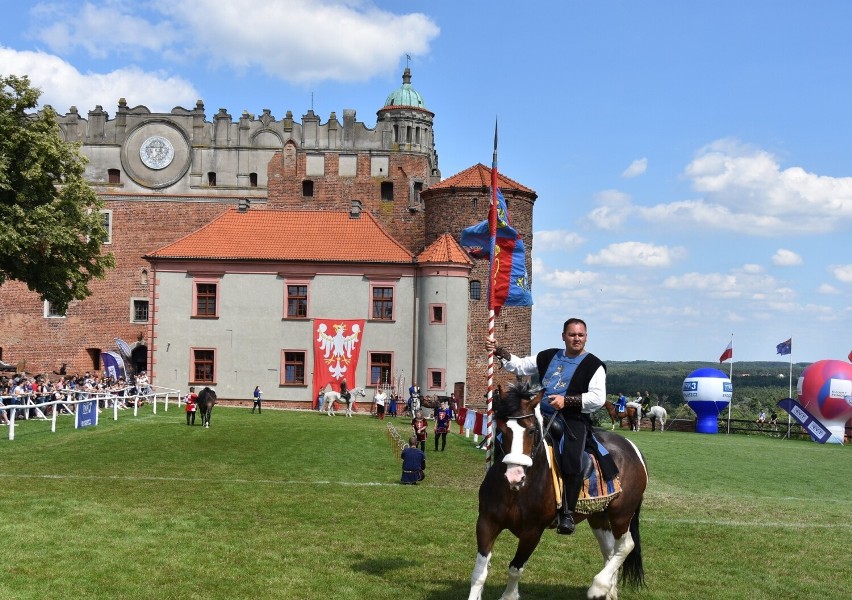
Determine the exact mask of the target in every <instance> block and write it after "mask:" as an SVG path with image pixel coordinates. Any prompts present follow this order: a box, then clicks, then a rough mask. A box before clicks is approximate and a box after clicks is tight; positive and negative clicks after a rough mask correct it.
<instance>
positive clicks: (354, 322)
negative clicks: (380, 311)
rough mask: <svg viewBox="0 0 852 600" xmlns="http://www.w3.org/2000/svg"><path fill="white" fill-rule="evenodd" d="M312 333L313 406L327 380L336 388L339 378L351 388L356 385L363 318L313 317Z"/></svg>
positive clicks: (337, 388)
mask: <svg viewBox="0 0 852 600" xmlns="http://www.w3.org/2000/svg"><path fill="white" fill-rule="evenodd" d="M314 334H315V336H314V399H313V405H314V406H316V402H317V396H319V393H320V390H325V389H326V386H328V385H329V384H331V389H332V390H334V391H337V392H339V391H340V383H341V382H342V381H345V382H346V387H347V388H349V389H350V390H352V389H354V388H355V385H356V384H355V369H356V368H357V367H358V356H359V355H360V354H361V336H362V335H363V334H364V319H351V320H345V319H344V320H341V319H314Z"/></svg>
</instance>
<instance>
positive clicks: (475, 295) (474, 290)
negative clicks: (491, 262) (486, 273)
mask: <svg viewBox="0 0 852 600" xmlns="http://www.w3.org/2000/svg"><path fill="white" fill-rule="evenodd" d="M470 299H471V300H481V299H482V283H481V282H480V281H477V280H473V281H471V282H470Z"/></svg>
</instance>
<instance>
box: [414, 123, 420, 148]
mask: <svg viewBox="0 0 852 600" xmlns="http://www.w3.org/2000/svg"><path fill="white" fill-rule="evenodd" d="M414 143H415V144H418V145H419V144H420V128H419V127H418V128H417V129H415V130H414Z"/></svg>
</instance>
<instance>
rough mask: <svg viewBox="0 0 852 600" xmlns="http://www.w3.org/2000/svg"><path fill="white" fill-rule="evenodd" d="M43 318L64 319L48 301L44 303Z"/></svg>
mask: <svg viewBox="0 0 852 600" xmlns="http://www.w3.org/2000/svg"><path fill="white" fill-rule="evenodd" d="M44 318H45V319H64V318H65V313H63V312H59V311H58V310H56V308H54V306H53V303H52V302H51V301H50V300H45V301H44Z"/></svg>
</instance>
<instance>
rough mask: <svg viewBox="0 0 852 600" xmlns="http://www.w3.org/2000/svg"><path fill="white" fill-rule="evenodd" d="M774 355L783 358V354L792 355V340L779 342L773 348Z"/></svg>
mask: <svg viewBox="0 0 852 600" xmlns="http://www.w3.org/2000/svg"><path fill="white" fill-rule="evenodd" d="M775 350H776V354H780V355H781V356H784V355H785V354H792V352H793V338H790V339H789V340H787V341H786V342H781V343H780V344H778V345H777V346H775Z"/></svg>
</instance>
